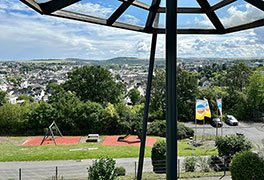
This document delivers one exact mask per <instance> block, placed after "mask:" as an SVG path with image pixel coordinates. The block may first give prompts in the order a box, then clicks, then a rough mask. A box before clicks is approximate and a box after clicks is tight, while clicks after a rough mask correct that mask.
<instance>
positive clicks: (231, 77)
mask: <svg viewBox="0 0 264 180" xmlns="http://www.w3.org/2000/svg"><path fill="white" fill-rule="evenodd" d="M251 73H252V71H251V69H250V67H248V66H247V65H246V64H244V63H239V64H235V65H233V66H231V67H230V68H229V69H228V70H227V74H226V84H227V86H228V87H229V89H230V90H231V91H233V90H238V91H240V92H242V91H243V89H244V88H245V87H246V85H247V83H248V78H249V76H250V75H251Z"/></svg>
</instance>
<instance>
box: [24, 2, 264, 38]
mask: <svg viewBox="0 0 264 180" xmlns="http://www.w3.org/2000/svg"><path fill="white" fill-rule="evenodd" d="M20 1H21V2H23V3H25V4H26V5H28V6H29V7H31V8H32V9H34V10H35V11H37V12H39V13H40V14H45V15H51V16H55V17H61V18H66V19H72V20H77V21H82V22H87V23H94V24H100V25H104V26H111V27H116V28H121V29H127V30H132V31H137V32H143V33H151V34H153V33H157V34H165V28H158V27H154V26H153V22H154V19H155V17H156V14H157V13H166V7H160V1H161V0H153V1H152V4H151V5H148V4H145V3H143V2H140V1H139V0H119V1H120V2H122V3H121V5H120V6H119V7H118V8H117V9H116V10H115V11H114V12H113V13H112V15H111V16H110V17H109V18H107V19H104V18H99V17H96V16H90V15H86V14H81V13H76V12H72V11H66V10H62V9H63V8H65V7H68V6H70V5H72V4H74V3H77V2H79V1H81V0H67V1H66V0H51V1H48V2H45V3H37V2H36V1H34V0H20ZM196 1H197V3H198V4H199V5H200V6H201V7H200V8H197V7H179V8H177V9H176V11H177V13H178V14H202V15H203V14H204V15H206V16H207V17H208V19H209V20H210V21H211V23H212V24H213V26H214V27H215V29H190V28H189V29H178V30H177V32H176V33H177V34H226V33H232V32H237V31H242V30H247V29H251V28H256V27H260V26H264V18H263V19H261V20H256V21H254V22H250V23H246V24H241V25H238V26H234V27H229V28H225V27H224V26H223V24H222V23H221V21H220V20H219V17H218V16H217V15H216V13H215V12H216V11H217V10H219V9H221V8H224V7H225V6H227V5H229V4H231V3H234V2H236V1H237V0H222V1H220V2H218V3H216V4H214V5H212V6H211V5H210V4H209V2H208V0H196ZM244 1H245V2H247V3H249V4H251V5H253V6H255V7H256V8H258V9H260V10H262V11H264V1H261V0H244ZM130 6H135V7H138V8H140V9H143V10H145V11H148V18H147V22H146V24H145V26H144V27H140V26H137V25H131V24H127V23H121V22H118V21H117V20H118V18H119V17H120V16H121V15H122V14H123V13H124V12H125V11H126V10H127V9H128V8H129V7H130Z"/></svg>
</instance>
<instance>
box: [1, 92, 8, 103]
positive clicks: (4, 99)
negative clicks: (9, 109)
mask: <svg viewBox="0 0 264 180" xmlns="http://www.w3.org/2000/svg"><path fill="white" fill-rule="evenodd" d="M6 94H7V93H6V92H5V91H0V106H3V105H4V104H5V103H6Z"/></svg>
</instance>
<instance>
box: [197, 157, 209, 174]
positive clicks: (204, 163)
mask: <svg viewBox="0 0 264 180" xmlns="http://www.w3.org/2000/svg"><path fill="white" fill-rule="evenodd" d="M210 163H211V161H210V159H208V158H206V157H198V159H197V167H198V168H199V170H200V171H201V172H209V171H210Z"/></svg>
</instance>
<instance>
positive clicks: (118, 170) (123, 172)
mask: <svg viewBox="0 0 264 180" xmlns="http://www.w3.org/2000/svg"><path fill="white" fill-rule="evenodd" d="M115 175H116V176H125V175H126V169H125V168H124V167H116V168H115Z"/></svg>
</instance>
